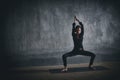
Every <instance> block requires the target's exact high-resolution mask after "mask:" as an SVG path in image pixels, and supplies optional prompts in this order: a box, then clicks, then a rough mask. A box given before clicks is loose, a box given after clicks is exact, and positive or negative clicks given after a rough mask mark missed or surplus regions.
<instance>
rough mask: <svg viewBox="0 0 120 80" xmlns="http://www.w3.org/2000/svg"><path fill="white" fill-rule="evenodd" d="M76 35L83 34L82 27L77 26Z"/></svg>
mask: <svg viewBox="0 0 120 80" xmlns="http://www.w3.org/2000/svg"><path fill="white" fill-rule="evenodd" d="M76 33H77V34H80V33H81V26H80V25H77V26H76Z"/></svg>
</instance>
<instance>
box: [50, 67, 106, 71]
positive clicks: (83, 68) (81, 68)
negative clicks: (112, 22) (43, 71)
mask: <svg viewBox="0 0 120 80" xmlns="http://www.w3.org/2000/svg"><path fill="white" fill-rule="evenodd" d="M95 68H96V69H95V70H90V69H88V67H76V68H69V69H68V71H67V72H61V69H49V72H50V73H71V72H87V71H101V70H108V68H106V67H104V66H95Z"/></svg>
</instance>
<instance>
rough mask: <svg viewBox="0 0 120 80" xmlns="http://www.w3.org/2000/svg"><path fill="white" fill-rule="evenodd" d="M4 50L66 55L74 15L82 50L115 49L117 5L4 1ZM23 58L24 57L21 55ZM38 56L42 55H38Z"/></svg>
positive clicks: (81, 0)
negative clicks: (81, 36)
mask: <svg viewBox="0 0 120 80" xmlns="http://www.w3.org/2000/svg"><path fill="white" fill-rule="evenodd" d="M4 3H5V4H6V5H4V6H3V10H5V11H4V12H3V17H4V28H3V29H4V32H3V35H2V36H4V37H3V40H4V41H3V42H4V43H3V45H4V50H6V51H8V52H11V53H12V52H14V53H15V54H18V53H20V54H21V52H25V51H27V52H28V54H29V53H30V52H31V53H32V51H33V52H34V54H35V53H38V54H42V53H44V52H45V53H50V52H51V55H55V54H52V52H67V51H70V50H72V48H73V40H72V36H71V31H72V23H73V17H74V15H76V16H77V17H78V18H79V20H80V21H82V22H83V24H84V28H85V34H84V40H83V45H84V48H85V49H86V50H92V51H93V52H99V53H102V52H104V51H105V50H107V51H108V52H109V51H111V49H113V50H114V49H115V50H119V49H120V48H119V45H120V42H119V41H120V37H119V35H120V30H119V29H120V24H119V21H120V16H119V13H120V10H119V2H117V1H110V0H66V1H64V0H60V1H57V0H37V1H34V0H33V1H27V0H26V1H24V0H21V1H12V2H8V3H6V2H4ZM24 55H25V54H24ZM41 57H42V56H41Z"/></svg>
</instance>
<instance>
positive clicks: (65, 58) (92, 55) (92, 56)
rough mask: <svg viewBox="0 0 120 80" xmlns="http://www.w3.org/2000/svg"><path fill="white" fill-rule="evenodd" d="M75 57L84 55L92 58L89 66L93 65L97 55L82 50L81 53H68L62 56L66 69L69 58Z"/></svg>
mask: <svg viewBox="0 0 120 80" xmlns="http://www.w3.org/2000/svg"><path fill="white" fill-rule="evenodd" d="M75 55H84V56H90V57H91V59H90V63H89V65H92V64H93V62H94V59H95V56H96V55H95V54H94V53H92V52H89V51H84V50H80V51H74V50H73V51H71V52H69V53H66V54H64V55H63V56H62V59H63V65H64V66H65V67H66V66H67V57H71V56H75Z"/></svg>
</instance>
